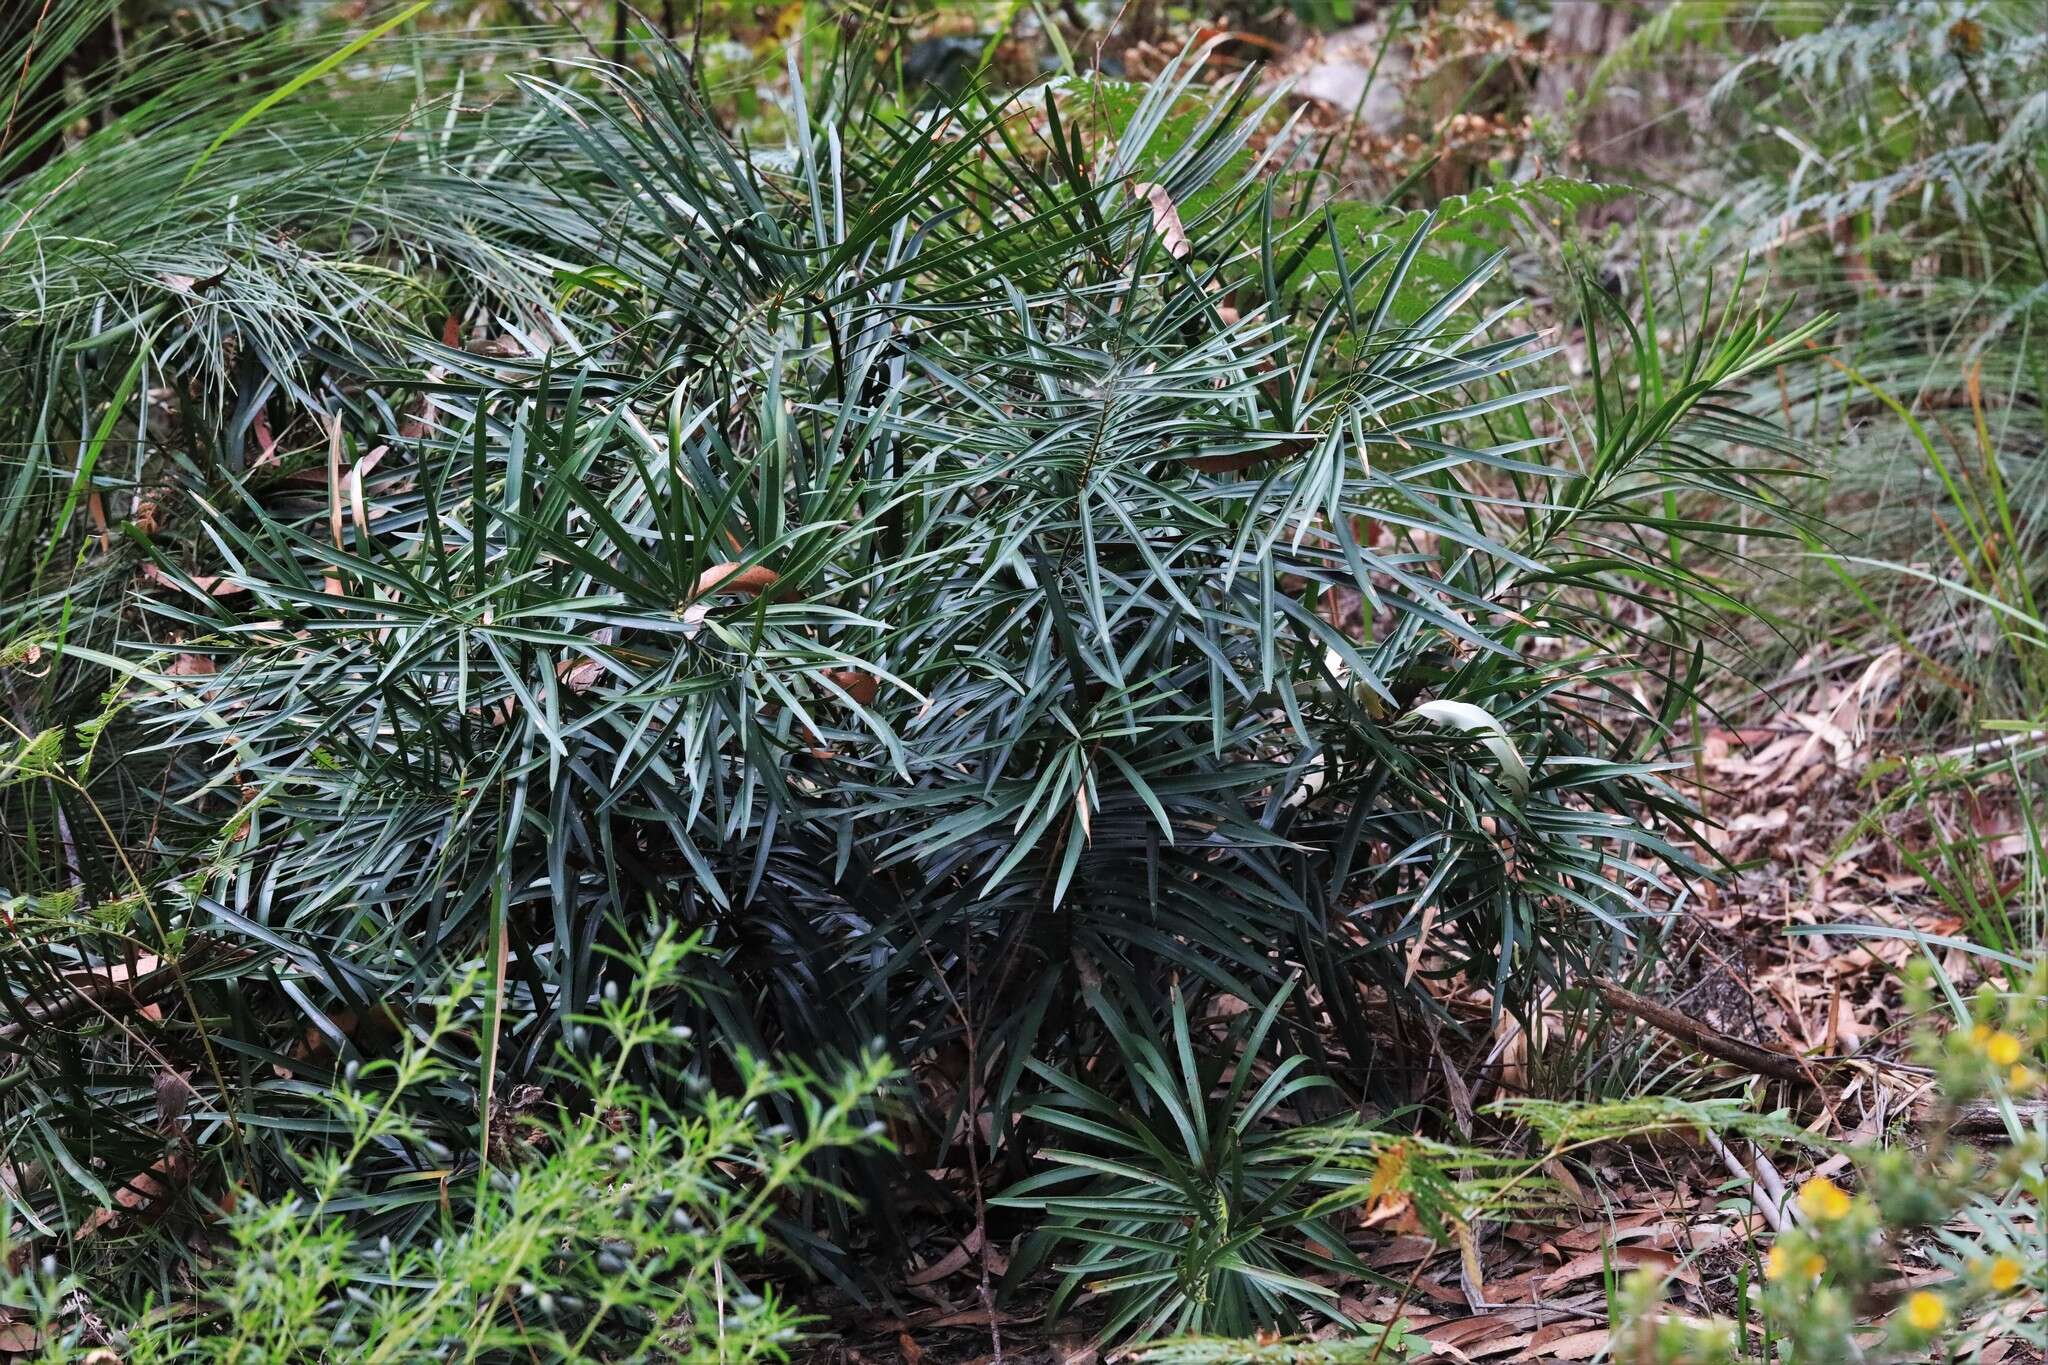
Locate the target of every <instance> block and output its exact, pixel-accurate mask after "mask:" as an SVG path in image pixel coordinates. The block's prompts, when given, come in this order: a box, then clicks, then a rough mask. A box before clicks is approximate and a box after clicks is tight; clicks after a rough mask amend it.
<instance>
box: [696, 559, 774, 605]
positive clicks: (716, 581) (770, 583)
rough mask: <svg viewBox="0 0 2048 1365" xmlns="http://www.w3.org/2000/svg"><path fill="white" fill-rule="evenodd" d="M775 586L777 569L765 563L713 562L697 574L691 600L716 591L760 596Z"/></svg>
mask: <svg viewBox="0 0 2048 1365" xmlns="http://www.w3.org/2000/svg"><path fill="white" fill-rule="evenodd" d="M774 586H775V571H774V570H773V569H770V568H768V567H767V566H765V565H761V564H750V565H747V566H745V567H744V568H743V567H741V566H740V565H738V564H713V565H712V566H711V567H710V568H708V569H706V570H705V571H704V572H703V573H700V574H698V575H697V583H696V586H695V587H693V588H691V589H690V596H689V600H690V601H692V602H694V601H696V600H697V599H698V598H700V597H707V596H709V595H710V594H712V593H715V592H743V593H746V594H747V595H748V596H749V597H758V596H759V595H760V594H762V593H764V592H766V591H768V589H770V588H772V587H774Z"/></svg>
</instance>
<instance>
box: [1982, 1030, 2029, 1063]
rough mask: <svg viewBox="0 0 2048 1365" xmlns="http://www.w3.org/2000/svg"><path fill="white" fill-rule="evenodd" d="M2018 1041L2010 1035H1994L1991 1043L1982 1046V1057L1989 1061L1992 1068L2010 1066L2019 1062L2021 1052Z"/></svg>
mask: <svg viewBox="0 0 2048 1365" xmlns="http://www.w3.org/2000/svg"><path fill="white" fill-rule="evenodd" d="M2024 1050H2025V1049H2023V1048H2022V1047H2021V1046H2020V1040H2019V1039H2017V1038H2015V1037H2013V1036H2012V1035H2011V1034H2010V1033H1994V1034H1992V1035H1991V1041H1990V1042H1988V1043H1986V1044H1984V1055H1985V1056H1986V1057H1989V1058H1990V1059H1991V1064H1992V1065H1993V1066H2011V1065H2013V1063H2015V1062H2017V1061H2019V1059H2020V1053H2021V1052H2023V1051H2024Z"/></svg>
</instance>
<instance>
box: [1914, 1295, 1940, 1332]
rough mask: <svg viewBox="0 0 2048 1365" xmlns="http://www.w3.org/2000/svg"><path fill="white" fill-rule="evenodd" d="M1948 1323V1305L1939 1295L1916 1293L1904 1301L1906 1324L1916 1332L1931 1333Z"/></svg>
mask: <svg viewBox="0 0 2048 1365" xmlns="http://www.w3.org/2000/svg"><path fill="white" fill-rule="evenodd" d="M1947 1321H1948V1305H1947V1304H1945V1303H1943V1302H1942V1301H1941V1296H1940V1295H1939V1294H1930V1293H1928V1292H1927V1291H1926V1290H1924V1289H1922V1290H1918V1291H1916V1292H1915V1293H1914V1294H1913V1296H1912V1297H1911V1298H1908V1299H1907V1300H1906V1322H1907V1323H1908V1324H1909V1325H1911V1327H1912V1328H1913V1330H1914V1331H1916V1332H1932V1331H1934V1330H1935V1329H1936V1328H1938V1327H1940V1326H1941V1325H1942V1324H1943V1323H1944V1322H1947Z"/></svg>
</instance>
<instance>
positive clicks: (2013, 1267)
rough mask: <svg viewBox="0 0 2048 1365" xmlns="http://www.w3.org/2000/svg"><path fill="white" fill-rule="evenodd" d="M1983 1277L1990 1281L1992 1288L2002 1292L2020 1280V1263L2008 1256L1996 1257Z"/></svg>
mask: <svg viewBox="0 0 2048 1365" xmlns="http://www.w3.org/2000/svg"><path fill="white" fill-rule="evenodd" d="M1985 1278H1986V1279H1988V1280H1990V1281H1991V1287H1992V1288H1993V1289H1996V1290H1997V1291H1998V1292H1999V1293H2001V1294H2003V1293H2005V1292H2007V1291H2008V1290H2010V1289H2011V1288H2012V1287H2013V1286H2014V1285H2016V1284H2018V1283H2019V1282H2020V1263H2019V1262H2018V1261H2015V1260H2014V1259H2013V1258H2012V1257H2010V1256H1999V1257H1996V1258H1994V1259H1993V1260H1992V1262H1991V1270H1990V1272H1989V1273H1988V1274H1986V1276H1985Z"/></svg>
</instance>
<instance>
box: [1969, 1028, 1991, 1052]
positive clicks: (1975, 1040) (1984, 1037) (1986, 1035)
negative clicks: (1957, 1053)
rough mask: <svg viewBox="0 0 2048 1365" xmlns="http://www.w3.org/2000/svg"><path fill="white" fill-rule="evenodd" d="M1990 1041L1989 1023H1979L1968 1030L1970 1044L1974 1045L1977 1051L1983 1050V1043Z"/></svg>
mask: <svg viewBox="0 0 2048 1365" xmlns="http://www.w3.org/2000/svg"><path fill="white" fill-rule="evenodd" d="M1990 1041H1991V1025H1989V1024H1979V1025H1977V1026H1976V1027H1975V1028H1973V1029H1971V1030H1970V1044H1971V1046H1973V1047H1975V1048H1976V1049H1977V1050H1978V1051H1979V1052H1982V1051H1983V1050H1984V1044H1986V1043H1988V1042H1990Z"/></svg>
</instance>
